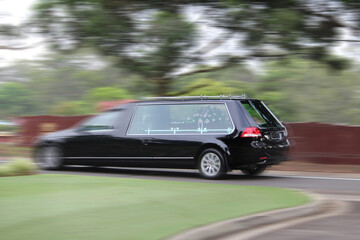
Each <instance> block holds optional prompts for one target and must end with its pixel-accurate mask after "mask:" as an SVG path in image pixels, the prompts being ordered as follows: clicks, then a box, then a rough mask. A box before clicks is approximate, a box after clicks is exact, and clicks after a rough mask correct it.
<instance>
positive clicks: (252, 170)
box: [241, 165, 267, 176]
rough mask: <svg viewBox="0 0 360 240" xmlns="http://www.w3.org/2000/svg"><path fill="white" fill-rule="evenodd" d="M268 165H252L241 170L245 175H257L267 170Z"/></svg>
mask: <svg viewBox="0 0 360 240" xmlns="http://www.w3.org/2000/svg"><path fill="white" fill-rule="evenodd" d="M266 167H267V166H264V165H262V166H259V165H252V166H249V167H248V168H244V169H241V171H242V172H243V173H244V174H245V175H248V176H256V175H259V174H261V173H263V172H264V171H265V169H266Z"/></svg>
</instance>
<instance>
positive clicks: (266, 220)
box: [166, 191, 326, 240]
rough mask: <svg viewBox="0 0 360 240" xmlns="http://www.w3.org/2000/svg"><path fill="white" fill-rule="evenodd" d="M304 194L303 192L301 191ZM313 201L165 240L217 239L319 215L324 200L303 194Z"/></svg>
mask: <svg viewBox="0 0 360 240" xmlns="http://www.w3.org/2000/svg"><path fill="white" fill-rule="evenodd" d="M302 192H304V191H302ZM305 193H306V194H307V195H310V197H311V198H312V199H313V201H312V202H311V203H309V204H306V205H302V206H297V207H292V208H285V209H280V210H273V211H268V212H262V213H257V214H253V215H250V216H246V217H240V218H235V219H230V220H225V221H222V222H216V223H212V224H209V225H205V226H201V227H197V228H194V229H190V230H188V231H185V232H182V233H179V234H176V235H173V236H170V237H168V238H166V239H167V240H189V239H192V240H210V239H219V238H222V237H225V236H227V235H231V234H234V233H239V232H242V231H246V230H249V229H252V228H256V227H260V226H263V225H268V224H273V223H278V222H282V221H286V220H290V219H293V218H298V217H305V216H309V215H313V214H317V213H320V212H322V211H323V210H324V208H325V205H326V204H325V203H326V200H325V199H324V198H323V197H321V196H320V195H316V194H313V193H309V192H305Z"/></svg>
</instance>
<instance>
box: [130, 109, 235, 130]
mask: <svg viewBox="0 0 360 240" xmlns="http://www.w3.org/2000/svg"><path fill="white" fill-rule="evenodd" d="M233 130H234V126H233V124H232V121H231V119H230V116H229V113H228V110H227V108H226V106H225V104H223V103H220V104H217V103H214V104H156V105H140V106H137V107H136V110H135V114H134V116H133V119H132V121H131V125H130V128H129V131H128V134H129V135H144V134H147V135H160V134H166V135H169V134H170V135H176V134H216V133H231V132H232V131H233Z"/></svg>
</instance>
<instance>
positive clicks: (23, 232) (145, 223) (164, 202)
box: [0, 174, 310, 240]
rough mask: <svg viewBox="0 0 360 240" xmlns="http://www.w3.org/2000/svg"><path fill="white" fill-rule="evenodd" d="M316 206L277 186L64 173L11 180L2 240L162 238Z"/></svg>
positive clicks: (0, 192) (1, 209)
mask: <svg viewBox="0 0 360 240" xmlns="http://www.w3.org/2000/svg"><path fill="white" fill-rule="evenodd" d="M219 183H221V181H220V182H219ZM309 201H310V200H309V198H308V197H307V196H305V195H303V194H300V193H298V192H296V191H292V190H287V189H281V188H272V187H254V186H236V185H224V184H208V183H189V182H173V181H159V180H140V179H123V178H108V177H90V176H75V175H58V174H49V175H32V176H22V177H4V178H0V239H1V240H12V239H17V240H20V239H36V240H50V239H51V240H57V239H64V240H72V239H84V240H92V239H96V240H105V239H125V240H130V239H146V240H149V239H162V238H164V237H167V236H169V235H172V234H175V233H177V232H179V231H182V230H185V229H189V228H192V227H195V226H199V225H203V224H207V223H211V222H216V221H220V220H225V219H230V218H235V217H238V216H242V215H247V214H251V213H255V212H260V211H266V210H271V209H277V208H284V207H291V206H296V205H300V204H304V203H307V202H309Z"/></svg>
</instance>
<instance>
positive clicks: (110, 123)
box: [80, 111, 119, 131]
mask: <svg viewBox="0 0 360 240" xmlns="http://www.w3.org/2000/svg"><path fill="white" fill-rule="evenodd" d="M118 114H119V112H118V111H110V112H105V113H102V114H100V115H97V116H95V117H93V118H90V119H89V120H87V121H86V122H84V123H83V124H82V125H81V127H80V129H81V130H83V131H94V130H107V129H113V128H114V124H115V120H116V117H117V116H118Z"/></svg>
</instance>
